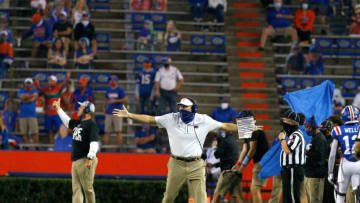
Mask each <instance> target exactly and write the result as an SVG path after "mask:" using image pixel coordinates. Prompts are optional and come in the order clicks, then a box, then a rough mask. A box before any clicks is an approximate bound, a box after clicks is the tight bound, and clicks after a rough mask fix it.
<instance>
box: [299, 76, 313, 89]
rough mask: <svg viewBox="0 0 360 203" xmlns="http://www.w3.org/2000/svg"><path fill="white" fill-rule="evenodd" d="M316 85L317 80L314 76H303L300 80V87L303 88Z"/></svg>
mask: <svg viewBox="0 0 360 203" xmlns="http://www.w3.org/2000/svg"><path fill="white" fill-rule="evenodd" d="M315 85H316V80H315V79H312V78H303V79H301V80H300V87H301V88H302V89H304V88H307V87H313V86H315Z"/></svg>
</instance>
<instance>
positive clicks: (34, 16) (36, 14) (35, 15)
mask: <svg viewBox="0 0 360 203" xmlns="http://www.w3.org/2000/svg"><path fill="white" fill-rule="evenodd" d="M39 20H41V15H40V14H38V13H35V14H34V15H33V16H32V18H31V22H32V23H35V22H37V21H39Z"/></svg>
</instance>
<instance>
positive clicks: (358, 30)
mask: <svg viewBox="0 0 360 203" xmlns="http://www.w3.org/2000/svg"><path fill="white" fill-rule="evenodd" d="M349 33H350V34H351V35H360V26H359V25H358V24H357V23H353V24H351V26H350V30H349Z"/></svg>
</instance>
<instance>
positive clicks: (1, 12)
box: [0, 10, 10, 20]
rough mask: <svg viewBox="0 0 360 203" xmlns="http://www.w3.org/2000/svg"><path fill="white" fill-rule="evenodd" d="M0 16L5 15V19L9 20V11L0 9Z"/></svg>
mask: <svg viewBox="0 0 360 203" xmlns="http://www.w3.org/2000/svg"><path fill="white" fill-rule="evenodd" d="M0 16H5V17H6V19H7V20H10V11H8V10H2V11H0Z"/></svg>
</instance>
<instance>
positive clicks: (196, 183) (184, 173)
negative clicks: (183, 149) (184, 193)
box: [162, 157, 206, 203]
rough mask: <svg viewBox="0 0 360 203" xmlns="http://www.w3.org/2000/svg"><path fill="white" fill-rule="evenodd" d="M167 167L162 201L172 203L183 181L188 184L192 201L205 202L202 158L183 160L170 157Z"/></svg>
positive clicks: (196, 202)
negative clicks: (190, 160)
mask: <svg viewBox="0 0 360 203" xmlns="http://www.w3.org/2000/svg"><path fill="white" fill-rule="evenodd" d="M167 167H168V177H167V182H166V191H165V193H164V198H163V200H162V203H173V202H174V200H175V198H176V197H177V195H178V193H179V190H180V189H181V187H182V186H183V185H184V183H185V182H187V183H188V184H189V185H188V187H189V189H190V190H191V191H192V192H191V195H192V196H193V197H194V200H195V201H194V203H206V186H205V162H204V160H202V159H200V160H196V161H192V162H185V161H181V160H176V159H174V158H172V157H170V159H169V162H168V165H167Z"/></svg>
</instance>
